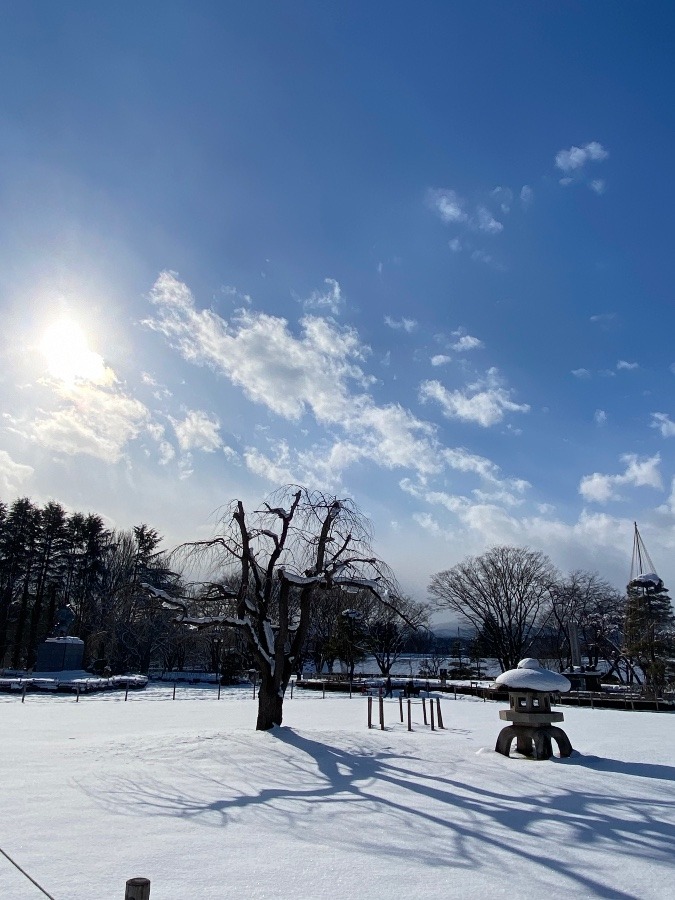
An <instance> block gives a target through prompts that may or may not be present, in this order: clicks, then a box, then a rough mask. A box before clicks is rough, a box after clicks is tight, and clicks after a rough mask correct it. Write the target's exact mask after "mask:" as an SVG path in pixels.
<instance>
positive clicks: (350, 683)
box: [349, 678, 352, 700]
mask: <svg viewBox="0 0 675 900" xmlns="http://www.w3.org/2000/svg"><path fill="white" fill-rule="evenodd" d="M349 699H350V700H351V699H352V680H351V678H350V679H349Z"/></svg>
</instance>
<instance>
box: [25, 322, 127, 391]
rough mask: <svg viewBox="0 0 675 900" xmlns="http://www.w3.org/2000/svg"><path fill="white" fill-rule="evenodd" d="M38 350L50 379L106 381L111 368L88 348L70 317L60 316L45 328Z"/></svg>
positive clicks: (69, 381)
mask: <svg viewBox="0 0 675 900" xmlns="http://www.w3.org/2000/svg"><path fill="white" fill-rule="evenodd" d="M40 349H41V350H42V353H43V354H44V356H45V359H46V361H47V369H48V371H49V374H50V375H51V377H52V378H55V379H57V380H59V381H64V382H66V383H68V384H73V383H75V382H76V381H94V382H97V383H100V382H104V381H109V380H110V375H111V374H112V372H111V370H110V369H108V368H106V366H105V364H104V362H103V357H102V356H100V355H99V354H98V353H95V352H94V351H93V350H90V348H89V344H88V341H87V336H86V334H85V333H84V331H83V330H82V328H81V327H80V326H79V325H78V324H77V323H76V322H73V321H72V320H71V319H60V320H59V321H58V322H54V323H53V324H52V325H50V326H49V327H48V328H47V330H46V331H45V333H44V335H43V337H42V341H41V342H40Z"/></svg>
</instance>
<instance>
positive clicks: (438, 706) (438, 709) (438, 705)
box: [436, 697, 445, 729]
mask: <svg viewBox="0 0 675 900" xmlns="http://www.w3.org/2000/svg"><path fill="white" fill-rule="evenodd" d="M436 712H437V713H438V717H437V718H438V727H439V728H443V729H445V725H444V724H443V716H442V714H441V698H440V697H436Z"/></svg>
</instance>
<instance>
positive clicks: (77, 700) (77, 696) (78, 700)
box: [75, 684, 80, 703]
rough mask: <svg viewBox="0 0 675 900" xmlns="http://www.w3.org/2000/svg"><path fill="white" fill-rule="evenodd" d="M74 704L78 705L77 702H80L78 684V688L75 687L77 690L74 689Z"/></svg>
mask: <svg viewBox="0 0 675 900" xmlns="http://www.w3.org/2000/svg"><path fill="white" fill-rule="evenodd" d="M75 702H76V703H79V702H80V686H79V684H78V686H77V688H76V693H75Z"/></svg>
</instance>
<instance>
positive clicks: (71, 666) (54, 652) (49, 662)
mask: <svg viewBox="0 0 675 900" xmlns="http://www.w3.org/2000/svg"><path fill="white" fill-rule="evenodd" d="M74 621H75V613H74V612H73V610H72V609H71V607H70V606H67V605H66V606H62V607H61V608H60V609H59V610H58V612H57V614H56V624H55V626H54V629H53V631H52V634H51V636H50V637H48V638H47V639H46V640H45V641H43V642H42V643H41V644H39V645H38V648H37V651H38V652H37V660H36V661H35V665H34V666H33V671H34V672H73V671H76V672H79V671H80V670H81V669H82V660H83V658H84V641H81V640H80V639H79V638H77V637H69V635H68V631H69V630H70V628H71V626H72V624H73V622H74Z"/></svg>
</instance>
